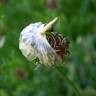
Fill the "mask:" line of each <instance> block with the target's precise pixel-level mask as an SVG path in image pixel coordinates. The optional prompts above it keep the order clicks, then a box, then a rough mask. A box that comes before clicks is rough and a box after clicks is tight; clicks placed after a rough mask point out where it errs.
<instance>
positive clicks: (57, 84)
mask: <svg viewBox="0 0 96 96" xmlns="http://www.w3.org/2000/svg"><path fill="white" fill-rule="evenodd" d="M56 16H57V17H59V20H58V22H57V24H56V26H55V30H56V31H57V32H60V33H61V34H63V35H64V36H66V37H68V38H69V40H70V54H69V56H68V58H67V60H66V61H65V62H64V64H62V66H58V68H57V69H58V70H55V69H54V68H49V67H48V68H47V67H44V66H42V65H41V66H40V67H39V68H37V65H36V64H35V62H34V61H33V62H29V61H27V60H26V59H25V57H24V56H23V55H22V54H21V52H20V50H19V48H18V44H19V35H20V32H21V31H22V29H23V28H24V27H25V26H27V25H29V24H30V23H33V22H38V21H42V22H48V21H50V20H52V19H53V18H54V17H56ZM95 72H96V0H0V96H80V95H81V96H96V73H95ZM58 73H59V74H58ZM62 78H63V79H62Z"/></svg>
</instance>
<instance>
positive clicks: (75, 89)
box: [53, 66, 82, 96]
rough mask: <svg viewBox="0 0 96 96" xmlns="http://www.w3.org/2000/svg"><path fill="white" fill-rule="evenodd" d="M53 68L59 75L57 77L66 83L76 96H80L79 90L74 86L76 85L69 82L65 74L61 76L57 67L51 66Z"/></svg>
mask: <svg viewBox="0 0 96 96" xmlns="http://www.w3.org/2000/svg"><path fill="white" fill-rule="evenodd" d="M53 68H54V69H55V70H56V72H57V73H58V74H59V76H60V77H61V78H62V79H63V80H64V81H65V82H66V83H67V84H69V86H70V87H71V88H72V89H73V90H74V92H75V93H76V96H82V95H81V92H80V89H79V88H78V87H77V86H76V84H74V82H73V81H71V80H70V79H69V78H68V77H67V76H66V74H64V75H63V74H62V72H60V71H59V70H58V68H57V67H55V66H53Z"/></svg>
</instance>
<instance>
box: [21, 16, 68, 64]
mask: <svg viewBox="0 0 96 96" xmlns="http://www.w3.org/2000/svg"><path fill="white" fill-rule="evenodd" d="M57 19H58V18H57V17H56V18H55V19H53V20H52V21H50V22H49V23H48V24H43V23H42V22H37V23H32V24H30V25H28V26H27V27H26V28H24V29H23V30H22V32H21V34H20V39H19V48H20V50H21V51H22V54H23V55H24V56H25V57H26V58H27V59H28V60H29V61H32V60H34V59H36V58H38V59H39V61H40V63H41V64H45V65H49V66H51V65H53V64H56V63H57V62H60V61H62V59H63V57H64V56H65V55H67V53H68V48H69V42H68V40H67V39H66V38H65V37H63V36H62V35H60V34H58V33H55V32H49V30H50V29H51V28H52V27H53V24H54V23H55V22H56V21H57Z"/></svg>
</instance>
